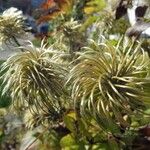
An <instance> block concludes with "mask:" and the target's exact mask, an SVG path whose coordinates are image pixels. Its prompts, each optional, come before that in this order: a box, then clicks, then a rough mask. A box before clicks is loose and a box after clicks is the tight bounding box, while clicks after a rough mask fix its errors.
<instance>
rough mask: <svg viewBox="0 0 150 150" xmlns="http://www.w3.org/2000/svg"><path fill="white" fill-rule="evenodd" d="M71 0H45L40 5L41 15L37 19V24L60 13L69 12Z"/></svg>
mask: <svg viewBox="0 0 150 150" xmlns="http://www.w3.org/2000/svg"><path fill="white" fill-rule="evenodd" d="M72 4H73V0H46V2H44V3H43V4H42V5H41V9H42V13H43V14H42V15H41V16H40V18H39V19H38V21H37V22H38V24H40V23H41V22H46V21H49V20H51V19H54V18H55V17H57V16H58V15H60V14H66V13H68V12H69V10H70V8H71V6H72Z"/></svg>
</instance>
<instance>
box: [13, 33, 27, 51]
mask: <svg viewBox="0 0 150 150" xmlns="http://www.w3.org/2000/svg"><path fill="white" fill-rule="evenodd" d="M12 38H13V40H14V42H15V43H16V44H17V46H18V47H20V46H21V44H20V43H19V42H18V40H17V39H16V37H14V36H13V37H12ZM20 50H21V51H22V52H24V50H23V49H22V48H21V49H20Z"/></svg>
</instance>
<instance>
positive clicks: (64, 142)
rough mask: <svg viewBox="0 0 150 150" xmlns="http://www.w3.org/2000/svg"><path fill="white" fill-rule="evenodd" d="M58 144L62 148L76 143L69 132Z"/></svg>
mask: <svg viewBox="0 0 150 150" xmlns="http://www.w3.org/2000/svg"><path fill="white" fill-rule="evenodd" d="M60 145H61V147H62V148H65V147H71V146H72V145H76V141H75V139H74V138H73V136H72V135H71V134H68V135H66V136H64V137H63V138H62V139H61V140H60Z"/></svg>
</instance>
